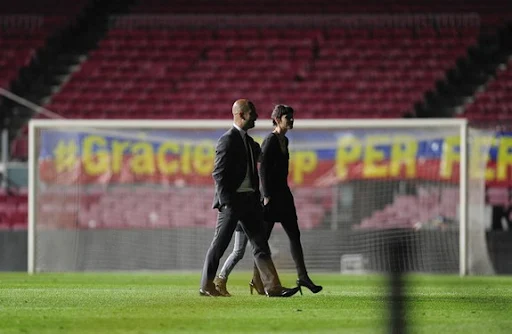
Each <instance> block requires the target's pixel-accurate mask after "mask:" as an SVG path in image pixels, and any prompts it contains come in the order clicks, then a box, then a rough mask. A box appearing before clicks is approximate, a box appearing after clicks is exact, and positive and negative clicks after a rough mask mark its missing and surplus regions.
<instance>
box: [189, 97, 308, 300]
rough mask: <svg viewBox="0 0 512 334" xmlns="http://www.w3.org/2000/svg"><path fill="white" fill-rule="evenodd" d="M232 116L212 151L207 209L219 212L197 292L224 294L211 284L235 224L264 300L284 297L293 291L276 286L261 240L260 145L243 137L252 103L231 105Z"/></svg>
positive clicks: (264, 242) (253, 112)
mask: <svg viewBox="0 0 512 334" xmlns="http://www.w3.org/2000/svg"><path fill="white" fill-rule="evenodd" d="M232 113H233V123H234V124H233V127H232V128H231V129H230V130H228V131H227V132H226V133H224V134H223V135H222V136H221V137H220V139H219V141H218V142H217V147H216V150H215V162H214V168H213V173H212V175H213V179H214V180H215V197H214V201H213V208H214V209H218V210H219V213H218V216H217V225H216V227H215V234H214V236H213V240H212V243H211V245H210V248H209V249H208V252H207V253H206V259H205V262H204V267H203V273H202V277H201V288H200V289H199V294H200V295H201V296H214V297H215V296H227V295H226V294H223V293H221V292H219V291H218V290H217V289H216V287H215V284H214V283H213V280H214V278H215V274H216V273H217V269H218V267H219V261H220V259H221V257H222V255H224V252H225V251H226V248H227V247H228V245H229V242H230V241H231V237H232V236H233V233H234V231H235V228H236V226H237V224H238V223H239V224H240V226H241V227H242V229H243V230H244V232H245V233H246V235H247V237H248V238H249V240H250V242H251V244H252V247H253V255H254V260H255V263H256V266H257V268H258V270H259V272H260V275H261V278H262V282H263V285H264V288H265V293H266V294H267V296H269V297H290V296H293V295H294V294H295V293H297V291H298V290H299V288H298V287H296V288H291V289H288V288H284V287H282V286H281V282H280V281H279V276H278V274H277V271H276V269H275V267H274V262H273V261H272V258H271V256H270V247H269V245H268V242H267V240H266V238H265V232H264V225H263V210H262V206H261V203H260V192H259V178H258V173H257V167H256V162H257V161H258V156H259V154H260V146H259V144H258V143H256V142H255V141H254V140H253V139H252V138H251V137H250V136H249V135H248V134H247V130H249V129H251V128H253V127H254V122H255V121H256V119H257V118H258V114H257V113H256V108H255V106H254V104H253V103H252V102H251V101H249V100H247V99H240V100H237V101H235V103H234V104H233V108H232Z"/></svg>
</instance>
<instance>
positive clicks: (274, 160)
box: [215, 105, 322, 294]
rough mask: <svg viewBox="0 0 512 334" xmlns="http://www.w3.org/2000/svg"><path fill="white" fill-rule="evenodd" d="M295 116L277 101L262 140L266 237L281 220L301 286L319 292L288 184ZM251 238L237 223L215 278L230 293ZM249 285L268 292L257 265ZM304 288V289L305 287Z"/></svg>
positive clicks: (261, 291) (262, 180)
mask: <svg viewBox="0 0 512 334" xmlns="http://www.w3.org/2000/svg"><path fill="white" fill-rule="evenodd" d="M293 117H294V110H293V108H291V107H289V106H285V105H276V106H275V107H274V110H273V111H272V115H271V118H272V123H273V125H274V130H273V131H272V132H271V133H270V134H269V135H268V136H267V137H266V138H265V140H264V141H263V144H262V153H261V158H260V162H261V165H260V179H261V186H262V187H261V189H262V192H263V196H264V197H263V204H264V215H265V217H264V220H265V231H266V235H265V238H266V240H267V241H268V239H269V238H270V234H271V233H272V229H273V227H274V224H275V223H276V222H281V225H282V226H283V229H284V230H285V232H286V234H287V235H288V238H289V240H290V250H291V253H292V258H293V260H294V262H295V266H296V269H297V274H298V279H297V286H299V288H300V287H302V286H304V287H307V288H308V289H310V290H311V291H312V292H313V293H318V292H320V291H321V290H322V286H319V285H315V284H314V283H313V282H312V280H311V279H310V278H309V276H308V273H307V270H306V265H305V263H304V254H303V250H302V244H301V241H300V230H299V226H298V223H297V212H296V209H295V204H294V198H293V195H292V193H291V191H290V188H289V186H288V169H289V151H288V138H287V137H286V133H287V131H288V130H291V129H293V122H294V118H293ZM247 241H248V240H247V237H246V235H245V234H244V232H243V230H242V229H241V227H240V226H239V227H237V229H236V232H235V245H234V248H233V251H232V253H231V254H230V255H229V256H228V258H227V259H226V262H225V263H224V265H223V267H222V269H221V271H220V273H219V275H218V276H217V277H216V278H215V284H216V286H217V288H218V289H219V291H223V292H224V293H226V294H229V292H228V291H227V288H226V283H227V279H228V276H229V274H230V272H231V271H232V270H233V268H234V267H235V265H236V264H237V263H238V262H239V261H240V260H241V259H242V258H243V256H244V251H245V247H246V245H247ZM249 286H250V291H251V293H252V291H253V289H255V290H256V291H257V292H258V293H259V294H263V293H264V288H263V282H262V279H261V275H260V273H259V271H258V270H257V267H256V266H255V268H254V275H253V279H252V280H251V282H250V283H249ZM300 291H301V293H302V290H300Z"/></svg>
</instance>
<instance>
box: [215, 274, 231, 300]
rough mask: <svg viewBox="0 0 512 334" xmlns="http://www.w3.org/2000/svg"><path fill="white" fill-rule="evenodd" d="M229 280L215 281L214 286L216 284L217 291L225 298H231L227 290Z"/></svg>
mask: <svg viewBox="0 0 512 334" xmlns="http://www.w3.org/2000/svg"><path fill="white" fill-rule="evenodd" d="M227 281H228V280H227V278H225V277H219V276H217V277H215V279H214V280H213V284H215V289H216V290H217V291H218V292H219V293H220V294H221V296H223V297H231V294H230V293H229V292H228V290H227V288H226V283H227Z"/></svg>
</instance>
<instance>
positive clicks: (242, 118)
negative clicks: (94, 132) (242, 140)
mask: <svg viewBox="0 0 512 334" xmlns="http://www.w3.org/2000/svg"><path fill="white" fill-rule="evenodd" d="M231 112H232V113H233V122H234V123H235V124H236V125H238V126H239V127H240V128H242V129H244V130H247V129H251V128H253V127H254V122H255V121H256V119H257V118H258V114H257V113H256V107H255V106H254V103H252V101H251V100H248V99H238V100H236V101H235V103H233V107H232V108H231Z"/></svg>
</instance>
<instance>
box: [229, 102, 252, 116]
mask: <svg viewBox="0 0 512 334" xmlns="http://www.w3.org/2000/svg"><path fill="white" fill-rule="evenodd" d="M251 108H254V104H253V103H252V102H251V101H250V100H248V99H238V100H236V101H235V103H233V107H232V108H231V111H232V112H233V115H236V114H240V113H243V112H246V111H250V110H251Z"/></svg>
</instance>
